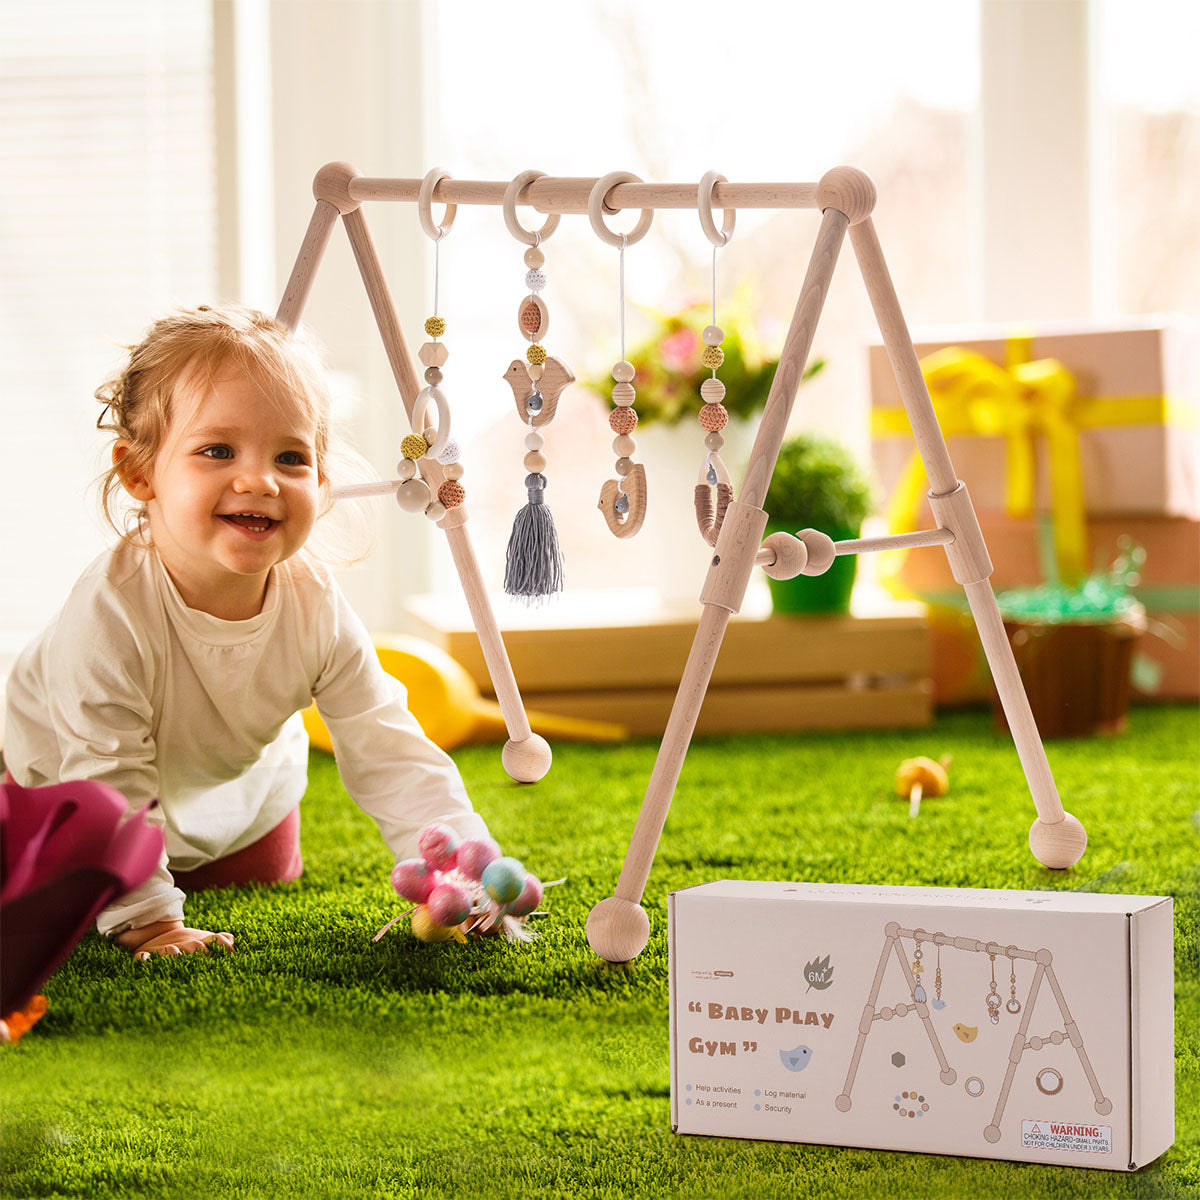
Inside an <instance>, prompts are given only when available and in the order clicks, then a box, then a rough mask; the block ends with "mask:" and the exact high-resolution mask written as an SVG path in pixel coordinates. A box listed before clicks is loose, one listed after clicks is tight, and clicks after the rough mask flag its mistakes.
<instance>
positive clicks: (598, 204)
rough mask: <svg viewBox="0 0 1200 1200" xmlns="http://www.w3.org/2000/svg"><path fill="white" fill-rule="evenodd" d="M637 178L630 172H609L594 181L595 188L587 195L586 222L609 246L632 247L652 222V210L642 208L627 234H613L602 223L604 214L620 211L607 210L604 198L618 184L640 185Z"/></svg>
mask: <svg viewBox="0 0 1200 1200" xmlns="http://www.w3.org/2000/svg"><path fill="white" fill-rule="evenodd" d="M641 182H642V180H641V178H640V177H639V176H637V175H634V174H633V172H632V171H610V172H609V173H608V174H607V175H604V176H601V178H599V179H597V180H596V183H595V186H594V187H593V188H592V190H591V193H590V194H589V195H588V208H587V211H588V220H589V221H591V223H592V229H593V230H594V232H595V234H596V236H597V237H598V238H599V239H600V240H601V241H604V242H607V243H608V244H609V245H610V246H632V245H633V244H634V242H640V241H641V240H642V238H644V237H645V236H646V233H647V231H648V230H649V228H650V223H651V222H652V221H653V220H654V209H652V208H643V209H642V215H641V218H640V219H639V220H638V223H637V224H636V225H635V226H634V227H633V228H632V229H631V230H630V231H629V232H628V233H613V231H612V230H611V229H609V227H608V226H607V225H605V223H604V214H605V212H620V211H621V210H620V209H617V208H609V207H608V205H607V204H606V203H605V197H606V196H607V195H608V193H609V192H611V191H612V190H613V188H615V187H616V186H617V184H618V183H641Z"/></svg>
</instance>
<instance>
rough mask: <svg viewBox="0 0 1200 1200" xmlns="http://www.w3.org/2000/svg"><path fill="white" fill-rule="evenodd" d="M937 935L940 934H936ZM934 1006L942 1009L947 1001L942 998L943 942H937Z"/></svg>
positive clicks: (939, 1009)
mask: <svg viewBox="0 0 1200 1200" xmlns="http://www.w3.org/2000/svg"><path fill="white" fill-rule="evenodd" d="M934 936H935V937H938V936H940V935H938V934H935V935H934ZM933 1007H934V1008H936V1009H937V1010H938V1011H941V1010H942V1009H943V1008H945V1007H946V1001H945V1000H943V999H942V943H941V942H938V944H937V970H936V971H935V972H934V976H933Z"/></svg>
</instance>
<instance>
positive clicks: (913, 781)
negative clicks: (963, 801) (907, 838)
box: [896, 754, 954, 817]
mask: <svg viewBox="0 0 1200 1200" xmlns="http://www.w3.org/2000/svg"><path fill="white" fill-rule="evenodd" d="M953 761H954V759H953V757H952V756H951V755H949V754H944V755H942V758H941V761H940V762H934V761H933V759H932V758H906V759H905V760H904V761H903V762H902V763H901V764H900V765H899V766H898V767H897V768H896V795H897V796H900V797H901V798H902V799H907V800H908V815H909V816H910V817H915V816H916V815H917V813H918V812H919V811H920V808H921V798H922V797H923V796H929V797H931V798H932V797H935V796H944V795H945V794H946V793H947V792H948V791H949V790H950V777H949V775H947V774H946V769H947V768H948V767H949V766H950V764H951V763H952V762H953Z"/></svg>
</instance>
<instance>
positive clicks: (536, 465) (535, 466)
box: [525, 450, 546, 475]
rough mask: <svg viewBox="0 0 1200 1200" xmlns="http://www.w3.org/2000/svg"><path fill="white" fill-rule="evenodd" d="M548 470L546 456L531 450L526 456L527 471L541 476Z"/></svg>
mask: <svg viewBox="0 0 1200 1200" xmlns="http://www.w3.org/2000/svg"><path fill="white" fill-rule="evenodd" d="M545 469H546V456H545V455H544V454H539V453H538V452H537V451H536V450H530V452H529V453H528V454H527V455H525V470H526V471H528V472H529V473H530V474H532V475H540V474H541V473H542V472H543V471H544V470H545Z"/></svg>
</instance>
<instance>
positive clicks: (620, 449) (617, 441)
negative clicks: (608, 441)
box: [612, 434, 637, 458]
mask: <svg viewBox="0 0 1200 1200" xmlns="http://www.w3.org/2000/svg"><path fill="white" fill-rule="evenodd" d="M612 448H613V453H614V454H615V455H616V456H617V457H618V458H628V457H629V456H630V455H631V454H632V453H633V452H634V450H636V449H637V443H636V442H635V441H634V440H633V438H631V437H629V436H628V435H627V434H622V435H621V436H620V437H615V438H613V444H612Z"/></svg>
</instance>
